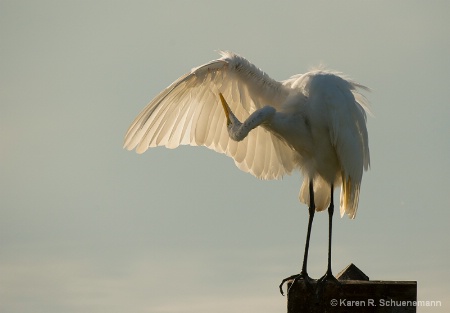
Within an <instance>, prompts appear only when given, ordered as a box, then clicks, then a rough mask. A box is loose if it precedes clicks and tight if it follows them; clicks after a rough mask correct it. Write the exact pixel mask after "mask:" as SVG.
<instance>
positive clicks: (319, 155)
mask: <svg viewBox="0 0 450 313" xmlns="http://www.w3.org/2000/svg"><path fill="white" fill-rule="evenodd" d="M283 84H284V85H285V86H286V87H287V88H290V89H291V90H292V92H293V93H297V92H298V93H301V94H302V95H303V96H304V98H303V100H302V103H300V107H301V108H300V107H299V113H300V114H301V117H302V120H301V122H303V123H304V124H305V125H304V126H303V128H304V130H303V131H305V130H306V131H307V134H308V136H309V138H305V136H304V135H303V136H301V137H302V138H301V142H296V143H294V144H292V146H293V147H294V148H295V149H296V150H297V151H299V153H300V154H302V153H303V155H302V156H301V157H300V160H301V161H300V166H301V167H302V171H303V173H304V175H305V179H304V182H303V185H302V188H301V191H300V200H301V201H302V202H304V203H307V204H309V189H308V184H309V181H310V179H313V182H314V193H315V204H316V209H317V210H324V209H326V208H327V207H328V205H329V203H330V194H329V190H330V185H331V184H334V185H335V186H336V187H337V186H339V185H341V184H342V188H341V201H340V211H341V216H342V215H344V213H346V214H348V216H349V217H350V218H354V217H355V214H356V210H357V207H358V199H359V190H360V184H361V179H362V173H363V169H365V170H367V169H368V167H369V163H370V157H369V146H368V135H367V128H366V110H367V108H368V107H367V103H366V102H365V101H364V100H365V98H364V97H363V96H362V95H361V94H360V93H359V92H358V89H367V88H366V87H364V86H362V85H359V84H357V83H355V82H352V81H351V80H348V79H346V78H344V77H343V76H341V75H340V74H338V73H333V72H329V71H323V70H315V71H311V72H308V73H306V74H303V75H297V76H293V77H292V78H290V79H289V80H286V81H284V82H283ZM286 105H287V106H288V107H287V108H286V110H287V111H290V113H292V106H294V105H295V103H287V104H286ZM289 106H291V107H289ZM305 145H306V146H307V147H308V148H307V149H306V151H305Z"/></svg>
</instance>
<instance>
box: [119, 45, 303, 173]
mask: <svg viewBox="0 0 450 313" xmlns="http://www.w3.org/2000/svg"><path fill="white" fill-rule="evenodd" d="M221 55H222V57H221V58H220V59H218V60H214V61H211V62H209V63H207V64H204V65H202V66H199V67H197V68H194V69H192V70H191V72H189V73H187V74H186V75H184V76H182V77H180V78H179V79H178V80H176V81H175V82H174V83H172V84H171V85H170V86H169V87H167V88H166V89H165V90H164V91H162V92H161V93H160V94H159V95H158V96H156V97H155V98H154V99H153V100H152V101H151V102H150V103H149V104H148V105H147V107H146V108H144V110H143V111H142V112H141V113H140V114H139V115H138V116H137V117H136V119H135V120H134V122H133V123H132V124H131V126H130V128H129V129H128V132H127V133H126V136H125V143H124V148H126V149H128V150H132V149H136V151H137V152H138V153H143V152H144V151H146V150H147V149H148V148H150V147H156V146H166V147H168V148H176V147H178V146H179V145H191V146H206V147H208V148H210V149H213V150H215V151H217V152H219V153H225V154H226V155H228V156H230V157H232V158H233V159H234V161H235V163H236V165H237V166H238V168H240V169H241V170H242V171H244V172H249V173H251V174H253V175H254V176H256V177H258V178H261V179H276V178H280V177H281V176H283V175H284V174H287V173H290V172H291V171H292V170H293V169H294V168H295V167H296V164H295V158H294V157H293V154H294V152H293V150H292V149H291V148H290V147H288V146H287V145H286V144H285V143H284V142H283V141H281V140H280V139H278V138H277V137H276V136H274V135H273V134H271V133H270V132H268V131H266V130H265V129H264V128H262V127H257V128H256V129H254V130H253V131H252V132H250V134H249V135H248V136H247V137H246V138H245V139H244V140H243V141H240V142H235V141H232V140H231V139H230V138H229V136H228V131H227V127H226V117H225V114H224V111H223V109H222V105H221V104H220V100H219V95H218V94H219V92H221V93H222V94H223V96H224V97H225V99H227V101H228V103H229V105H230V108H231V110H232V111H233V112H234V114H235V115H236V117H237V118H238V119H240V120H245V119H246V118H247V117H248V116H249V115H250V114H251V113H252V112H254V111H255V110H257V109H258V108H261V107H263V106H264V105H271V106H273V107H275V108H277V107H278V106H279V105H280V104H281V103H282V102H283V101H284V99H285V98H286V97H287V93H288V91H287V90H286V89H285V87H283V85H282V84H281V83H279V82H277V81H275V80H273V79H271V78H270V77H269V76H268V75H267V74H265V73H264V72H263V71H261V70H260V69H258V68H257V67H256V66H254V65H253V64H251V63H250V62H249V61H247V60H246V59H244V58H242V57H240V56H238V55H236V54H233V53H231V52H221Z"/></svg>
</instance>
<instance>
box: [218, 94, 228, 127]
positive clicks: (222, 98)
mask: <svg viewBox="0 0 450 313" xmlns="http://www.w3.org/2000/svg"><path fill="white" fill-rule="evenodd" d="M219 97H220V101H221V102H222V106H223V110H224V111H225V116H226V117H227V126H228V125H230V124H231V120H230V111H231V109H230V107H229V106H228V103H227V101H226V100H225V98H224V97H223V95H222V93H221V92H219Z"/></svg>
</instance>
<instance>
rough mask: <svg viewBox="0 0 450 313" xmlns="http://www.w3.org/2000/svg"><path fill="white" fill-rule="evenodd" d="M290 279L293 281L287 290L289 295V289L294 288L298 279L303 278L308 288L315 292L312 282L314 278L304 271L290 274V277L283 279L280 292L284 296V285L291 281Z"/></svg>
mask: <svg viewBox="0 0 450 313" xmlns="http://www.w3.org/2000/svg"><path fill="white" fill-rule="evenodd" d="M290 280H292V282H291V284H290V286H289V287H288V289H287V291H286V294H287V295H289V291H290V290H291V289H292V287H293V286H294V285H295V283H296V282H297V281H298V280H303V281H304V282H305V284H306V285H307V286H308V288H309V289H311V290H312V291H313V292H314V289H313V286H312V284H311V282H312V281H313V279H312V278H311V277H309V276H308V273H306V272H303V271H302V272H301V273H300V274H295V275H292V276H289V277H287V278H285V279H283V280H282V281H281V284H280V293H281V295H282V296H284V292H283V285H284V283H285V282H287V281H290Z"/></svg>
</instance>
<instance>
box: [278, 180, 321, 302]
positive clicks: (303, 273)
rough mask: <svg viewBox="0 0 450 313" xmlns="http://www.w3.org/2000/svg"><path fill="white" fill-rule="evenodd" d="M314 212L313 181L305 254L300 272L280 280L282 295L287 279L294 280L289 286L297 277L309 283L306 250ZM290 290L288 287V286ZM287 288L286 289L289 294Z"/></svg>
mask: <svg viewBox="0 0 450 313" xmlns="http://www.w3.org/2000/svg"><path fill="white" fill-rule="evenodd" d="M315 212H316V205H315V203H314V188H313V181H312V179H311V181H310V182H309V220H308V232H307V233H306V244H305V254H304V255H303V265H302V271H301V272H300V274H296V275H292V276H289V277H287V278H285V279H283V280H282V281H281V284H280V292H281V294H282V295H283V296H284V293H283V284H284V283H285V282H287V281H288V280H291V279H293V280H294V281H293V282H292V284H291V287H292V286H293V285H294V284H295V283H296V282H297V280H299V279H303V280H305V282H307V283H310V281H311V278H310V277H309V276H308V272H307V265H308V251H309V239H310V238H311V227H312V223H313V219H314V213H315ZM289 290H290V288H289ZM289 290H288V291H287V292H288V294H289Z"/></svg>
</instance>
